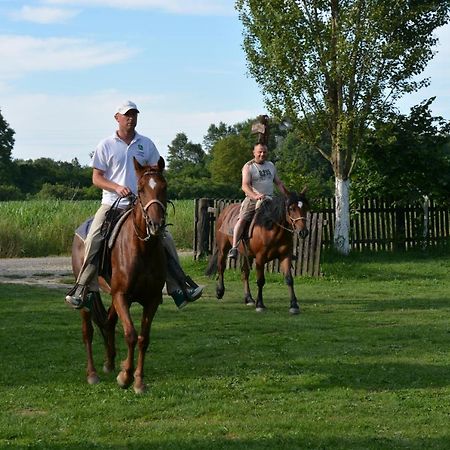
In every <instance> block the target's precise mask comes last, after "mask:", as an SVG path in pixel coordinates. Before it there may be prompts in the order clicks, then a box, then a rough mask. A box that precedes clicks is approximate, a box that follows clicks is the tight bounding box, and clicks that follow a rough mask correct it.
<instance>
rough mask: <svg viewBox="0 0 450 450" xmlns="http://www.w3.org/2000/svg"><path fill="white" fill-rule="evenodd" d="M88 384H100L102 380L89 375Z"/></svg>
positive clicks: (96, 376)
mask: <svg viewBox="0 0 450 450" xmlns="http://www.w3.org/2000/svg"><path fill="white" fill-rule="evenodd" d="M87 382H88V384H98V383H100V378H99V377H98V375H97V374H95V375H89V376H88V377H87Z"/></svg>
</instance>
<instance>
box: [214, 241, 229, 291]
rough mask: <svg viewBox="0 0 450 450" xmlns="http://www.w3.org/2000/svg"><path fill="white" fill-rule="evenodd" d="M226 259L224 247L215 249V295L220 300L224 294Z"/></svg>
mask: <svg viewBox="0 0 450 450" xmlns="http://www.w3.org/2000/svg"><path fill="white" fill-rule="evenodd" d="M227 242H228V241H227ZM226 259H227V254H226V251H225V248H224V247H222V248H219V249H218V250H217V285H216V297H217V299H218V300H221V299H222V298H223V295H224V294H225V284H224V277H223V274H224V272H225V269H226V264H227V262H226Z"/></svg>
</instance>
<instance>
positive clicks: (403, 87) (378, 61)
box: [236, 0, 450, 254]
mask: <svg viewBox="0 0 450 450" xmlns="http://www.w3.org/2000/svg"><path fill="white" fill-rule="evenodd" d="M449 3H450V1H449V0H421V1H417V0H300V1H299V0H265V1H264V2H263V1H261V0H237V1H236V8H237V9H238V11H239V14H240V19H241V21H242V23H243V25H244V49H245V51H246V54H247V60H248V66H249V70H250V73H251V75H252V76H253V77H254V78H255V79H256V81H257V82H258V83H259V84H260V85H261V87H262V91H263V92H264V94H265V99H266V103H267V106H268V109H269V111H270V112H271V113H272V114H273V115H275V116H276V117H279V118H281V117H289V118H290V119H291V120H292V121H293V122H294V125H296V126H297V127H298V129H299V131H300V132H301V134H302V137H303V139H305V140H306V141H307V142H309V143H310V144H311V145H314V146H315V147H316V148H317V150H318V151H319V152H320V153H321V154H322V156H324V157H325V158H326V159H327V160H328V161H329V162H330V164H331V166H332V168H333V172H334V176H335V197H336V226H335V234H334V239H335V246H336V248H337V249H338V250H339V251H340V252H342V253H344V254H347V253H348V252H349V251H350V245H349V244H350V242H349V227H350V215H349V188H350V182H349V177H350V174H351V171H352V168H353V165H354V163H355V160H356V157H357V155H358V151H359V149H360V148H361V147H362V144H363V140H364V136H365V132H366V130H367V128H368V126H369V125H370V123H371V122H372V120H373V119H374V118H375V117H380V116H382V115H383V114H384V113H386V111H389V110H390V109H391V108H392V107H393V105H394V104H395V102H396V101H397V100H398V98H399V97H400V96H402V95H403V94H405V93H408V92H413V91H416V90H418V89H419V88H421V87H422V86H424V85H426V84H427V83H428V80H427V79H424V80H420V81H417V80H416V77H417V75H418V74H420V73H421V72H422V71H423V69H424V68H425V67H426V65H427V63H428V62H429V60H430V59H431V58H432V57H433V46H434V45H435V44H436V42H437V39H436V38H435V37H434V36H433V31H434V30H435V29H436V28H437V27H439V26H442V25H444V24H445V23H447V22H448V19H449V7H450V5H449ZM323 133H326V134H328V139H329V142H330V146H329V147H324V146H321V145H320V143H321V142H326V141H327V139H323Z"/></svg>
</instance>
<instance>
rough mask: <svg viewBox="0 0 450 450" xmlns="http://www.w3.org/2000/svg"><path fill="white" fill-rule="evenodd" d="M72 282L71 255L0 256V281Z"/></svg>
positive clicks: (59, 285)
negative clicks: (40, 256) (38, 256)
mask: <svg viewBox="0 0 450 450" xmlns="http://www.w3.org/2000/svg"><path fill="white" fill-rule="evenodd" d="M179 255H180V256H182V255H183V256H184V255H192V252H189V251H180V252H179ZM72 282H73V275H72V259H71V257H70V256H47V257H45V258H0V283H15V284H17V283H19V284H35V285H45V286H47V287H54V288H64V289H68V288H69V287H70V286H71V285H72Z"/></svg>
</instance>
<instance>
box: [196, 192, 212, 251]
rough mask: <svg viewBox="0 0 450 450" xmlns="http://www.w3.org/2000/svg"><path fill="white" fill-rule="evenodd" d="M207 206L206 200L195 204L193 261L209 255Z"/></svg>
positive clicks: (203, 199) (207, 200) (208, 201)
mask: <svg viewBox="0 0 450 450" xmlns="http://www.w3.org/2000/svg"><path fill="white" fill-rule="evenodd" d="M209 204H210V200H209V199H208V198H200V199H199V200H198V201H196V202H195V220H196V224H195V227H194V229H195V230H196V233H195V236H194V239H195V241H194V259H199V258H201V257H203V256H206V255H207V254H208V253H209V212H208V207H209Z"/></svg>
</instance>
